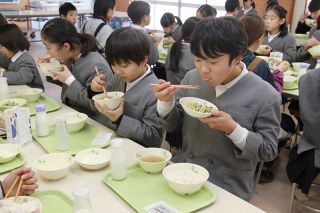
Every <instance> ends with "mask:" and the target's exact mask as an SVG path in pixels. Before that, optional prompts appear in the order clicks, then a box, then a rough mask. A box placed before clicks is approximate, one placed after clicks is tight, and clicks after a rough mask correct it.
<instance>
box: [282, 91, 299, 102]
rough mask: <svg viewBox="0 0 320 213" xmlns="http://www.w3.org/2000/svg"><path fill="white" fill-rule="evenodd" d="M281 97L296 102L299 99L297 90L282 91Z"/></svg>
mask: <svg viewBox="0 0 320 213" xmlns="http://www.w3.org/2000/svg"><path fill="white" fill-rule="evenodd" d="M282 96H284V97H287V98H292V99H296V100H298V99H299V89H294V90H283V92H282Z"/></svg>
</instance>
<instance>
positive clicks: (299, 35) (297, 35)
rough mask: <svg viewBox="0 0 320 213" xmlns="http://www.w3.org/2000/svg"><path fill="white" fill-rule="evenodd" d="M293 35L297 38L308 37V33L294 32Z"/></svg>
mask: <svg viewBox="0 0 320 213" xmlns="http://www.w3.org/2000/svg"><path fill="white" fill-rule="evenodd" d="M294 37H295V38H297V39H304V40H306V39H308V38H309V35H308V34H299V33H298V34H294Z"/></svg>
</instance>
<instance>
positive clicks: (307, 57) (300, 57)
mask: <svg viewBox="0 0 320 213" xmlns="http://www.w3.org/2000/svg"><path fill="white" fill-rule="evenodd" d="M312 37H314V38H315V39H317V40H318V41H320V30H317V31H315V32H313V34H312ZM296 61H298V62H304V63H308V64H310V67H309V68H310V69H313V68H314V67H315V66H316V64H317V59H316V58H313V57H312V55H311V54H310V53H309V52H308V51H305V50H304V48H303V46H301V47H300V48H299V49H298V50H297V57H296Z"/></svg>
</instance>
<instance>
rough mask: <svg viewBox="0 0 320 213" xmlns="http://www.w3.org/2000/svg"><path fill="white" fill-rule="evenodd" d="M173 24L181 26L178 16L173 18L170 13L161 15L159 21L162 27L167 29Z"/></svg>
mask: <svg viewBox="0 0 320 213" xmlns="http://www.w3.org/2000/svg"><path fill="white" fill-rule="evenodd" d="M176 20H177V21H176ZM174 23H177V24H178V25H179V26H182V21H181V19H180V18H179V17H178V16H174V15H173V14H172V13H165V14H163V15H162V17H161V19H160V24H161V26H162V27H169V26H170V25H172V24H174Z"/></svg>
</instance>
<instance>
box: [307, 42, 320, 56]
mask: <svg viewBox="0 0 320 213" xmlns="http://www.w3.org/2000/svg"><path fill="white" fill-rule="evenodd" d="M308 52H309V53H310V54H311V55H312V56H313V57H317V56H320V44H318V45H316V46H314V47H311V48H309V49H308Z"/></svg>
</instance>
